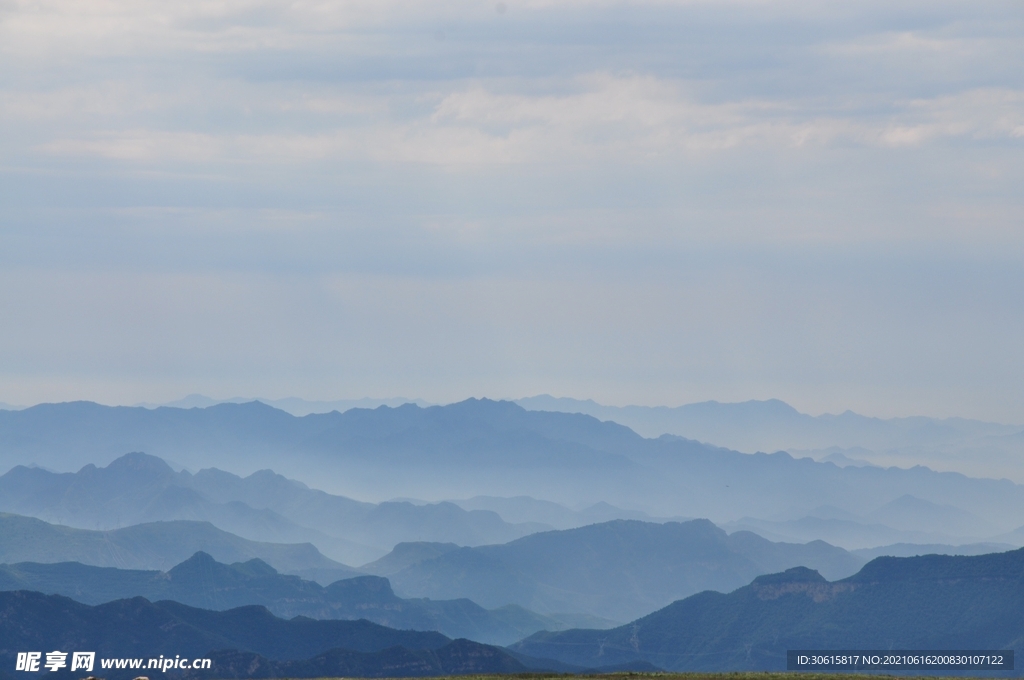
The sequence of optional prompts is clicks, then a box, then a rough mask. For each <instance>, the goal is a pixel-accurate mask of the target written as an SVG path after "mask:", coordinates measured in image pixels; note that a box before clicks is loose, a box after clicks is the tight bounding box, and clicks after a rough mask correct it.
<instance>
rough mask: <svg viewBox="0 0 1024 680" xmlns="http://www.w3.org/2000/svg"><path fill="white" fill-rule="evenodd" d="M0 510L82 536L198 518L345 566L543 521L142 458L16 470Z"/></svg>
mask: <svg viewBox="0 0 1024 680" xmlns="http://www.w3.org/2000/svg"><path fill="white" fill-rule="evenodd" d="M0 511H7V512H11V513H18V514H22V515H29V516H33V517H39V518H41V519H44V520H47V521H51V522H57V523H61V524H69V525H72V526H77V527H80V528H88V529H111V528H117V527H122V526H127V525H133V524H140V523H146V522H154V521H168V520H197V521H207V522H210V523H211V524H214V525H215V526H217V527H219V528H221V529H223V530H225V531H230V532H231V533H234V534H237V535H239V536H242V537H244V538H248V539H251V540H257V541H263V542H274V543H306V542H308V543H313V544H314V545H316V546H317V547H318V548H319V549H320V550H321V551H323V552H324V553H326V554H328V555H330V556H332V557H334V558H336V559H339V560H342V561H347V562H350V563H353V564H361V563H363V562H368V561H370V560H371V559H374V558H376V557H380V556H381V555H382V554H384V553H385V552H387V550H389V549H390V548H391V547H393V546H394V545H395V544H396V543H398V542H401V541H408V540H421V539H422V540H432V541H457V542H459V543H460V544H461V545H480V544H482V543H492V542H493V543H503V542H505V541H508V540H511V539H513V538H518V537H520V536H523V535H525V534H528V533H532V532H533V531H537V530H540V529H545V528H548V527H547V526H546V525H543V524H528V523H526V524H518V525H512V524H509V523H507V522H505V521H503V520H502V519H501V517H499V516H498V515H497V514H496V513H494V512H490V511H485V510H472V511H467V510H463V509H462V508H460V507H458V506H457V505H455V504H452V503H432V504H425V505H414V504H412V503H407V502H404V503H379V504H374V503H361V502H358V501H354V500H352V499H350V498H345V497H343V496H336V495H331V494H327V493H324V492H323V491H316V490H314V489H310V488H308V487H307V486H306V485H304V484H301V483H299V482H296V481H294V480H289V479H286V478H284V477H282V476H281V475H277V474H274V473H273V472H271V471H270V470H262V471H259V472H256V473H254V474H252V475H250V476H248V477H246V478H242V477H239V476H237V475H233V474H230V473H227V472H223V471H221V470H217V469H214V468H209V469H204V470H202V471H200V472H199V473H197V474H195V475H192V474H190V473H188V472H185V471H182V472H175V471H174V470H173V469H172V468H171V467H170V466H169V465H168V464H167V463H166V462H164V461H163V460H161V459H160V458H158V457H156V456H150V455H147V454H144V453H129V454H126V455H123V456H120V457H119V458H117V459H116V460H114V461H113V462H112V463H110V464H109V465H108V466H106V467H102V468H98V467H96V466H94V465H86V466H84V467H83V468H82V469H81V470H79V471H78V472H76V473H63V474H59V473H54V472H50V471H47V470H43V469H41V468H30V467H25V466H17V467H14V468H13V469H11V470H10V471H8V472H7V473H6V474H4V475H3V476H2V477H0Z"/></svg>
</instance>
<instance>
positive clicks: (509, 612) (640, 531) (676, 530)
mask: <svg viewBox="0 0 1024 680" xmlns="http://www.w3.org/2000/svg"><path fill="white" fill-rule="evenodd" d="M187 551H191V552H198V551H202V552H205V553H208V554H210V555H212V556H213V558H215V559H216V560H217V561H219V562H222V563H233V562H248V561H249V560H251V559H252V558H254V557H259V558H260V559H262V560H263V561H264V562H266V563H267V564H269V565H271V566H273V567H274V568H275V569H277V570H278V571H281V572H284V573H286V574H292V575H299V576H302V577H304V578H306V579H308V580H310V581H317V582H318V583H319V584H322V585H329V587H330V588H334V589H337V588H340V587H341V586H339V585H338V584H337V583H335V581H339V580H341V579H351V578H352V577H355V576H360V575H363V574H372V575H376V576H384V577H387V578H388V579H389V580H390V582H391V583H392V584H394V587H395V591H396V592H397V593H398V595H400V596H401V597H404V598H431V600H472V602H465V601H464V602H462V603H455V604H450V605H444V606H443V607H441V605H437V606H434V605H431V606H429V607H427V606H426V605H423V606H420V605H416V607H418V611H420V612H421V614H416V615H415V616H420V618H419V619H415V617H414V614H412V613H408V614H407V615H405V614H403V616H407V618H404V619H402V621H404V622H405V623H407V624H409V625H413V624H412V623H409V622H411V621H413V620H418V621H424V620H425V619H424V618H423V617H428V618H429V617H434V618H433V619H430V620H434V621H442V620H444V621H448V623H446V624H445V625H448V626H449V627H448V628H447V629H446V630H449V631H451V632H452V633H453V634H456V633H458V634H460V635H466V636H470V633H473V635H475V636H476V638H475V639H486V640H493V641H505V640H508V639H510V638H511V637H514V635H515V631H520V632H522V631H525V630H526V629H529V628H531V627H532V629H533V630H537V629H538V628H539V627H548V628H564V627H566V626H579V625H588V626H594V625H601V626H608V625H614V622H616V621H619V622H621V621H626V620H629V619H630V618H634V617H635V616H639V615H640V614H644V613H647V612H650V611H653V610H654V609H657V608H658V607H661V606H663V605H665V604H667V603H668V602H671V601H673V600H675V599H678V598H680V597H685V596H686V595H689V594H691V593H695V592H699V591H701V590H705V589H708V588H712V589H726V590H728V589H732V588H736V587H739V586H740V585H742V584H744V583H746V582H748V581H749V580H750V579H751V578H753V577H754V576H756V575H758V574H765V573H770V572H773V571H778V570H779V569H784V568H788V567H791V566H795V565H810V566H812V567H815V568H818V569H821V570H822V571H823V572H824V573H826V574H828V575H829V576H831V577H833V578H838V577H841V576H846V575H849V574H852V573H854V572H855V571H856V570H857V569H858V568H859V567H860V565H861V564H863V560H862V559H861V558H859V557H857V556H855V555H852V554H850V553H848V552H846V551H845V550H843V549H841V548H836V547H833V546H830V545H828V544H827V543H824V542H821V541H817V542H811V543H807V544H788V543H773V542H771V541H768V540H766V539H763V538H761V537H760V536H757V535H756V534H753V533H750V532H735V533H733V534H732V535H727V534H726V533H725V532H724V531H722V530H721V529H719V528H717V527H715V526H714V525H713V524H712V523H711V522H708V521H707V520H691V521H688V522H683V523H679V522H666V523H662V524H659V523H651V522H639V521H636V520H615V521H612V522H605V523H601V524H594V525H589V526H586V527H581V528H577V529H567V530H558V531H547V532H540V533H537V534H532V535H530V536H527V537H524V538H522V539H518V540H515V541H511V542H509V543H506V544H498V545H490V546H477V547H460V546H458V545H456V544H454V543H429V542H417V543H400V544H398V545H397V546H396V547H395V549H394V550H393V551H392V552H391V553H389V554H388V555H386V556H384V557H383V558H381V559H379V560H377V561H375V562H372V563H369V564H367V565H364V566H363V567H361V570H362V572H363V574H360V573H358V572H355V571H354V570H352V569H350V568H347V567H345V566H344V565H340V564H338V563H335V562H332V561H331V560H329V559H328V558H326V557H324V556H323V555H321V554H320V553H319V552H317V550H316V548H315V547H314V546H312V545H309V544H299V545H282V544H264V543H255V542H252V541H246V540H245V539H241V538H238V537H237V536H233V535H231V534H228V533H226V532H223V531H220V530H218V529H216V528H215V527H213V526H212V525H210V524H207V523H201V522H188V521H176V522H153V523H149V524H141V525H136V526H132V527H125V528H122V529H116V530H108V531H95V530H87V529H73V528H69V527H63V526H57V525H51V524H48V523H46V522H43V521H41V520H38V519H34V518H27V517H21V516H17V515H9V514H3V515H0V562H4V563H7V564H16V563H20V562H39V563H49V564H51V565H52V564H53V563H58V562H79V563H81V564H83V565H87V566H90V567H115V566H116V567H119V568H122V569H134V570H158V571H159V572H167V573H168V574H172V573H175V572H174V569H172V567H175V565H177V564H179V563H180V562H184V561H185V560H187V559H188V558H189V557H190V556H191V553H190V552H187ZM580 556H587V559H580ZM69 568H70V567H62V568H60V569H57V568H56V567H45V568H44V567H41V566H39V567H35V568H34V570H35V572H34V573H43V572H45V573H53V574H60V573H65V572H66V570H67V569H69ZM176 568H177V567H176ZM50 569H55V570H56V571H47V570H50ZM183 569H184V568H183ZM40 570H42V571H40ZM62 570H63V571H62ZM87 571H88V570H87ZM185 571H187V569H186V570H185ZM20 573H21V574H22V576H21V577H19V578H27V574H28V572H26V571H25V568H20ZM82 573H85V572H82ZM88 573H90V574H92V575H93V576H91V577H90V578H91V579H93V580H91V581H90V582H91V583H92V584H93V585H92V586H91V588H94V589H95V593H96V594H94V595H93V596H91V597H90V596H88V595H81V594H82V593H87V592H88V590H87V589H86V588H85V587H77V586H74V584H73V583H71V582H68V583H65V584H64V585H62V586H61V587H46V588H43V585H45V584H50V586H53V584H55V583H56V584H59V583H61V580H60V578H59V577H58V576H54V578H56V579H57V580H56V581H32V580H28V581H17V580H16V581H14V582H12V585H10V586H8V587H10V588H14V587H40V588H42V589H43V590H46V591H47V592H54V593H65V594H76V593H77V594H76V597H80V596H83V597H86V598H87V601H88V602H98V601H99V600H97V599H96V598H97V597H101V596H102V597H104V598H114V597H123V596H127V595H136V594H137V595H146V596H148V597H153V598H164V597H171V598H174V599H179V598H180V597H186V595H183V594H182V593H179V592H177V591H173V590H161V588H170V587H171V583H169V582H167V579H168V578H169V577H167V576H159V577H158V576H156V575H155V574H154V572H153V571H148V572H139V573H140V574H141V573H148V574H149V576H147V577H145V578H148V579H150V580H153V579H156V582H157V586H159V587H158V589H157V590H152V589H150V588H151V587H157V586H152V584H151V586H146V587H145V588H143V587H142V585H140V582H139V581H138V580H137V579H131V578H130V579H128V580H127V581H126V582H125V583H126V584H127V585H121V586H118V588H122V589H121V590H117V589H116V588H113V587H112V586H110V587H108V586H102V584H103V583H105V582H106V581H105V580H104V579H105V578H113V577H112V576H110V575H109V574H112V573H113V572H102V573H108V576H107V577H102V573H101V571H89V572H88ZM211 573H212V572H211ZM221 575H222V576H223V577H224V579H226V580H225V581H224V583H230V582H231V580H232V579H235V580H236V581H237V579H238V578H240V577H239V576H238V575H237V574H236V575H234V576H232V575H231V574H224V573H222V574H221ZM264 576H269V575H266V574H264ZM229 577H230V578H229ZM138 578H143V577H142V576H139V577H138ZM183 578H184V577H183ZM211 578H212V577H211ZM288 579H292V577H291V576H289V577H288V578H287V579H286V581H285V582H288V583H291V584H292V585H290V586H288V587H289V588H293V587H294V588H298V586H297V585H294V584H295V583H296V582H295V580H294V579H292V580H288ZM115 580H116V579H115ZM144 580H145V579H144ZM343 582H348V583H350V584H351V583H363V584H364V586H365V587H366V588H370V589H371V590H372V589H374V588H376V589H377V591H378V592H379V595H380V596H381V597H385V599H388V598H390V597H391V595H390V594H389V592H390V588H387V589H386V590H385V588H384V586H383V585H382V584H381V583H379V582H377V585H375V586H374V585H373V581H372V580H371V581H369V582H367V581H362V582H359V581H343ZM268 583H271V584H273V587H274V588H275V589H277V588H283V587H284V586H282V585H280V584H281V583H282V581H281V580H280V579H269V581H268ZM19 584H20V585H19ZM125 587H128V588H129V590H124V589H123V588H125ZM211 587H213V586H211ZM223 587H225V588H226V587H228V586H226V585H224V586H223ZM260 587H261V588H263V587H270V586H269V585H265V586H260ZM111 588H113V589H111ZM220 588H221V587H220V586H218V587H217V588H215V590H216V589H220ZM231 588H235V593H236V595H239V596H244V598H248V599H243V600H237V599H236V600H232V599H230V598H228V599H220V600H208V599H203V598H205V597H206V596H205V595H202V594H201V593H200V591H196V592H195V593H193V594H192V595H191V596H188V597H186V599H185V601H187V602H190V603H193V604H196V605H201V606H204V607H223V606H229V605H232V604H241V603H243V602H245V603H247V604H265V605H266V606H268V607H271V608H272V609H273V610H274V611H278V612H280V613H282V614H297V613H302V614H304V615H310V616H313V615H317V616H321V615H325V616H326V615H329V616H341V617H347V616H350V615H353V614H352V611H351V610H350V609H349V610H346V609H345V606H344V601H343V600H342V601H338V602H334V601H332V600H331V599H330V598H329V597H327V595H328V594H329V593H328V594H325V593H324V592H322V589H321V586H320V585H317V584H314V583H306V584H305V585H302V587H301V588H300V589H299V590H300V591H301V592H303V593H305V595H301V596H300V595H299V594H298V593H299V591H296V592H293V593H292V594H291V595H289V596H288V597H287V598H285V599H291V600H294V602H295V604H294V606H296V607H305V608H306V609H303V610H301V611H300V610H298V609H291V608H290V607H292V606H293V605H285V604H272V603H271V602H270V601H268V600H266V599H261V598H264V597H265V596H263V595H259V593H258V592H257V591H258V590H259V589H258V588H256V586H255V584H253V583H250V584H249V585H247V586H246V587H245V588H243V589H241V590H238V588H239V586H238V584H237V583H235V585H232V586H231ZM254 588H256V590H254ZM132 589H135V590H132ZM357 590H358V589H357ZM331 592H334V591H331ZM363 596H364V597H368V596H366V594H365V592H364V593H363ZM217 597H220V598H223V597H227V595H224V594H223V593H221V594H219V595H217ZM189 598H198V599H189ZM324 598H327V599H324ZM371 599H372V598H371ZM369 601H370V600H369V599H367V600H366V602H369ZM473 603H476V604H473ZM364 604H365V603H364ZM385 604H387V603H385ZM399 604H401V603H398V602H396V601H393V600H392V601H390V604H388V607H392V608H394V607H397V606H398V605H399ZM420 604H421V605H422V603H420ZM477 605H480V606H482V607H484V608H486V609H490V610H499V609H500V610H501V611H496V612H492V613H491V614H487V615H485V614H484V613H483V612H482V611H480V610H479V608H477ZM416 607H413V604H412V603H405V604H402V608H404V609H406V610H409V611H410V612H411V611H412V609H415V608H416ZM438 607H441V609H444V611H441V609H438ZM445 607H447V609H445ZM386 608H387V607H386ZM424 608H426V609H430V610H431V612H433V613H429V614H427V613H423V612H424V611H425V609H424ZM460 608H461V610H460ZM456 610H460V612H461V613H460V612H457V611H456ZM525 610H530V611H529V612H527V611H525ZM332 611H333V613H330V612H332ZM318 612H319V613H318ZM532 612H538V613H539V614H540V615H542V616H538V615H537V614H533V613H532ZM383 616H384V614H380V615H379V617H378V618H377V619H374V620H379V621H381V622H386V623H389V624H391V623H395V621H397V620H398V619H395V620H392V619H387V618H380V617H383ZM460 616H461V617H463V619H458V617H460ZM408 617H413V618H408ZM466 617H468V618H466ZM588 617H589V618H588ZM459 621H461V622H459ZM395 625H397V623H396V624H395ZM415 625H419V624H415ZM424 625H425V624H424ZM439 625H440V624H439ZM456 626H461V628H457V627H456ZM474 631H475V632H474ZM486 636H490V637H486Z"/></svg>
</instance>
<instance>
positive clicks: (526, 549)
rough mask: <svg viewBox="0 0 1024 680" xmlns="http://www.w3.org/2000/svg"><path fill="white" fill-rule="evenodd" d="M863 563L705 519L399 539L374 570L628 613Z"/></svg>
mask: <svg viewBox="0 0 1024 680" xmlns="http://www.w3.org/2000/svg"><path fill="white" fill-rule="evenodd" d="M862 564H863V561H862V560H860V559H859V558H857V557H855V556H853V555H851V554H849V553H847V552H846V551H845V550H842V549H841V548H836V547H834V546H831V545H828V544H826V543H823V542H820V541H819V542H814V543H809V544H803V545H800V544H785V543H772V542H770V541H767V540H765V539H763V538H761V537H760V536H757V535H756V534H752V533H749V532H737V533H734V534H732V535H727V534H726V533H725V532H724V531H722V530H721V529H719V528H718V527H716V526H715V525H713V524H712V523H711V522H709V521H707V520H693V521H689V522H667V523H663V524H658V523H651V522H639V521H635V520H616V521H612V522H605V523H602V524H594V525H590V526H586V527H581V528H578V529H568V530H563V531H548V532H542V533H537V534H533V535H531V536H526V537H524V538H521V539H517V540H515V541H512V542H510V543H507V544H504V545H491V546H479V547H475V548H457V547H455V546H452V545H437V544H433V545H431V544H412V545H399V546H397V547H396V548H395V551H394V552H393V553H392V554H391V555H388V556H387V557H385V558H383V559H382V560H379V561H378V562H375V563H372V564H368V565H365V566H364V567H363V568H364V569H365V570H366V571H370V572H375V573H379V574H384V575H388V576H389V578H390V579H391V582H392V583H393V584H394V587H395V590H396V591H397V592H399V593H401V594H402V595H405V596H412V597H430V598H438V599H453V598H459V597H467V598H469V599H471V600H473V601H474V602H477V603H479V604H481V605H483V606H485V607H498V606H502V605H505V604H517V605H520V606H523V607H526V608H528V609H531V610H534V611H538V612H540V613H545V614H548V613H551V614H553V613H556V612H583V613H587V614H591V615H594V616H600V617H604V618H608V619H613V620H614V619H617V620H619V621H624V620H629V619H632V618H635V617H636V616H639V615H641V614H644V613H647V612H650V611H652V610H654V609H657V608H659V607H662V606H664V605H666V604H668V603H669V602H672V601H673V600H676V599H679V598H681V597H685V596H687V595H691V594H693V593H696V592H700V591H702V590H708V589H714V590H732V589H734V588H737V587H739V586H741V585H743V584H744V583H749V582H750V579H752V578H753V577H754V576H756V575H758V574H764V573H770V572H774V571H778V570H780V569H785V568H788V567H792V566H797V565H811V566H813V567H816V568H818V569H821V570H822V571H824V572H825V573H827V574H829V575H830V576H832V577H840V576H848V575H850V574H852V573H854V572H855V571H856V570H857V569H858V568H860V566H861V565H862Z"/></svg>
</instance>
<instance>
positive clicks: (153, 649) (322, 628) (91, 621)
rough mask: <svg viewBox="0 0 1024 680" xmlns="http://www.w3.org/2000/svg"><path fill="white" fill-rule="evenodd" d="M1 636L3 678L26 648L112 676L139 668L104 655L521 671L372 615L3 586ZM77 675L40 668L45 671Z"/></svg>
mask: <svg viewBox="0 0 1024 680" xmlns="http://www.w3.org/2000/svg"><path fill="white" fill-rule="evenodd" d="M0 640H3V645H2V649H0V677H4V678H14V677H17V675H18V673H17V672H15V671H13V669H14V668H15V656H16V652H17V651H23V650H24V651H31V650H44V651H46V652H49V651H51V650H58V651H63V652H74V651H89V652H95V654H96V658H97V661H96V664H95V666H96V667H95V668H94V673H95V672H98V674H100V675H102V676H103V677H106V678H113V679H115V680H119V679H120V678H131V677H134V676H137V675H139V671H138V670H131V669H124V670H117V669H101V668H100V667H99V666H100V659H103V658H117V657H128V658H141V659H150V658H158V657H159V656H165V657H168V658H172V659H173V658H176V657H179V656H180V657H183V658H186V659H195V658H204V657H205V658H211V659H213V660H214V664H213V666H212V668H211V669H210V670H209V671H205V672H198V671H190V675H191V676H193V677H211V678H216V677H236V676H240V677H244V676H245V674H244V673H240V672H239V671H240V670H241V669H242V668H246V667H253V669H254V670H255V668H262V669H264V672H266V669H268V668H278V669H289V673H290V674H292V675H293V676H304V677H317V676H323V675H333V676H339V675H351V674H359V675H365V676H378V677H380V676H395V675H398V676H408V675H437V674H441V673H451V674H460V673H467V672H491V673H494V672H512V671H520V672H521V671H524V670H526V666H525V665H524V664H523V663H522V661H521V660H519V659H517V658H515V657H513V656H512V655H511V654H510V653H508V652H506V651H505V650H503V649H501V648H498V647H490V646H487V645H481V644H480V643H476V642H470V641H469V640H460V641H455V642H453V641H452V640H450V639H449V638H447V637H445V636H444V635H441V634H440V633H435V632H419V631H407V630H395V629H392V628H386V627H384V626H380V625H377V624H375V623H371V622H369V621H317V620H314V619H310V618H306V617H301V616H299V617H295V618H293V619H290V620H285V619H281V618H278V617H275V616H274V615H273V614H271V613H270V612H269V611H267V610H266V609H265V608H263V607H259V606H249V607H239V608H236V609H231V610H228V611H223V612H217V611H210V610H205V609H197V608H194V607H188V606H186V605H183V604H179V603H177V602H170V601H165V602H155V603H154V602H150V601H149V600H146V599H145V598H141V597H136V598H131V599H125V600H115V601H113V602H108V603H106V604H102V605H97V606H89V605H85V604H80V603H78V602H75V601H73V600H71V599H69V598H66V597H62V596H59V595H43V594H41V593H36V592H31V591H12V592H0ZM428 652H429V653H428ZM242 659H244V660H245V662H244V663H242V662H241V660H242ZM150 673H152V671H150ZM79 674H80V672H79ZM79 674H71V673H70V672H69V670H68V669H64V670H63V671H61V672H56V673H54V672H50V671H46V675H47V676H48V677H62V678H68V677H78V676H79ZM274 674H275V675H276V673H274ZM170 675H174V673H170ZM179 675H180V674H179Z"/></svg>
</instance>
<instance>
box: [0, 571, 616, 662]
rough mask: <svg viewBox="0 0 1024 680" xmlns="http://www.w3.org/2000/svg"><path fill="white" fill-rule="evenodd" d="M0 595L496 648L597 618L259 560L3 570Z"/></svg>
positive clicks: (0, 575)
mask: <svg viewBox="0 0 1024 680" xmlns="http://www.w3.org/2000/svg"><path fill="white" fill-rule="evenodd" d="M0 590H35V591H39V592H42V593H45V594H47V595H65V596H67V597H71V598H73V599H74V600H76V601H77V602H81V603H83V604H90V605H98V604H103V603H105V602H110V601H113V600H119V599H126V598H131V597H145V598H146V599H147V600H150V601H153V602H155V601H160V600H174V601H175V602H180V603H182V604H186V605H189V606H191V607H198V608H201V609H213V610H225V609H232V608H235V607H241V606H245V605H261V606H264V607H266V608H267V609H268V610H269V611H270V612H272V613H273V614H275V615H276V616H280V617H282V618H288V619H290V618H293V617H295V616H306V617H309V618H314V619H345V620H356V619H366V620H369V621H373V622H374V623H378V624H380V625H383V626H388V627H390V628H397V629H402V630H424V631H438V632H440V633H443V634H444V635H447V636H449V637H452V638H468V639H471V640H475V641H477V642H485V643H490V644H501V645H507V644H510V643H512V642H515V641H517V640H520V639H522V638H524V637H526V636H527V635H529V634H531V633H535V632H537V631H539V630H564V629H566V628H570V627H582V626H585V625H589V626H593V625H594V624H595V623H598V619H596V618H594V617H589V618H588V617H575V618H573V619H570V620H568V621H561V620H556V619H553V618H550V617H545V616H540V615H538V614H535V613H533V612H530V611H527V610H525V609H523V608H521V607H517V606H514V605H510V606H506V607H501V608H499V609H494V610H490V611H488V610H486V609H484V608H483V607H480V606H479V605H477V604H475V603H473V602H471V601H470V600H467V599H460V600H428V599H401V598H399V597H397V596H396V595H395V594H394V592H393V591H392V590H391V584H390V583H389V582H388V580H387V579H386V578H382V577H379V576H358V577H355V578H349V579H344V580H339V581H336V582H334V583H332V584H330V585H329V586H327V587H324V586H321V585H320V584H318V583H316V582H314V581H307V580H304V579H301V578H299V577H297V576H286V575H282V574H280V573H278V572H277V570H275V569H274V568H273V567H271V566H270V565H269V564H267V563H266V562H264V561H263V560H260V559H251V560H248V561H246V562H238V563H235V564H222V563H220V562H217V561H216V560H214V559H213V558H212V557H211V556H210V555H208V554H207V553H203V552H197V553H196V554H195V555H193V556H192V557H190V558H189V559H187V560H185V561H184V562H182V563H181V564H178V565H177V566H175V567H174V568H172V569H170V570H168V571H166V572H164V571H155V570H149V571H147V570H131V569H114V568H109V567H94V566H88V565H83V564H80V563H78V562H61V563H57V564H40V563H36V562H23V563H20V564H0Z"/></svg>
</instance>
